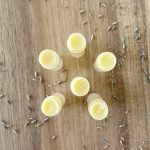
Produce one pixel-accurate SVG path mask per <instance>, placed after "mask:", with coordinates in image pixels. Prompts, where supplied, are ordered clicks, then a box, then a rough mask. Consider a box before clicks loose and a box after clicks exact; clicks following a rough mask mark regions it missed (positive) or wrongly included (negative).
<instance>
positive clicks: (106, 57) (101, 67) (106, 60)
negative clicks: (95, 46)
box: [94, 52, 117, 72]
mask: <svg viewBox="0 0 150 150" xmlns="http://www.w3.org/2000/svg"><path fill="white" fill-rule="evenodd" d="M116 62H117V60H116V56H115V55H114V54H113V53H111V52H103V53H101V54H99V55H98V57H97V58H96V61H95V63H94V68H95V70H96V71H98V72H101V71H102V72H107V71H111V70H112V69H114V67H115V65H116Z"/></svg>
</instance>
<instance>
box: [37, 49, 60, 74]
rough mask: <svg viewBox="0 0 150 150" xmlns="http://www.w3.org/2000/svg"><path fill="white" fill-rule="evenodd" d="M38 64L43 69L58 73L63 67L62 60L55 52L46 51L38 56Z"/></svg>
mask: <svg viewBox="0 0 150 150" xmlns="http://www.w3.org/2000/svg"><path fill="white" fill-rule="evenodd" d="M39 63H40V65H41V66H42V67H43V68H45V69H50V70H52V71H58V70H60V69H61V68H62V66H63V60H62V58H61V57H59V55H58V54H57V53H56V52H55V51H53V50H48V49H46V50H43V51H42V52H41V53H40V54H39Z"/></svg>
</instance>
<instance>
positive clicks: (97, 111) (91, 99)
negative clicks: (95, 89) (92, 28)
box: [87, 93, 108, 120]
mask: <svg viewBox="0 0 150 150" xmlns="http://www.w3.org/2000/svg"><path fill="white" fill-rule="evenodd" d="M87 104H88V112H89V114H90V116H91V117H92V118H94V119H95V120H103V119H105V118H106V117H107V115H108V106H107V104H106V102H105V101H104V100H103V99H102V98H101V96H100V95H99V94H97V93H92V94H90V95H89V96H88V97H87Z"/></svg>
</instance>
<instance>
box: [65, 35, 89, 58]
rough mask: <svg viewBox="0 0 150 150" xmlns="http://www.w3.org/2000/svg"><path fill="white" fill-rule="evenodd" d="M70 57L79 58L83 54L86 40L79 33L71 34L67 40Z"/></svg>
mask: <svg viewBox="0 0 150 150" xmlns="http://www.w3.org/2000/svg"><path fill="white" fill-rule="evenodd" d="M67 47H68V49H69V52H70V55H72V56H73V57H76V58H79V57H82V56H83V55H84V54H85V48H86V39H85V37H84V36H83V35H82V34H81V33H72V34H71V35H70V36H69V37H68V40H67Z"/></svg>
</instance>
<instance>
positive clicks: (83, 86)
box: [70, 77, 90, 96]
mask: <svg viewBox="0 0 150 150" xmlns="http://www.w3.org/2000/svg"><path fill="white" fill-rule="evenodd" d="M70 89H71V92H72V93H73V94H74V95H76V96H85V95H86V94H87V93H88V92H89V90H90V84H89V81H88V80H87V79H86V78H84V77H75V78H74V79H73V80H72V81H71V84H70Z"/></svg>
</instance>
